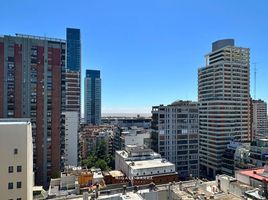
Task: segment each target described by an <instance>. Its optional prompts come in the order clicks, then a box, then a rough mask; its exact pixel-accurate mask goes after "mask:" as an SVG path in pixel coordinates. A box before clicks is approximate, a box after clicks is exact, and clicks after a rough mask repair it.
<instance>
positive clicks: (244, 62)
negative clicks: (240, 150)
mask: <svg viewBox="0 0 268 200" xmlns="http://www.w3.org/2000/svg"><path fill="white" fill-rule="evenodd" d="M249 63H250V50H249V49H248V48H242V47H237V46H235V44H234V40H233V39H225V40H219V41H216V42H214V43H213V44H212V52H210V53H209V54H207V55H206V66H205V67H202V68H200V69H199V70H198V101H199V147H200V149H199V157H200V170H201V171H203V172H204V174H205V176H210V177H215V175H216V174H219V173H221V166H222V155H223V153H224V151H225V149H226V147H227V144H229V142H230V141H242V142H243V141H247V140H249V138H250V134H251V125H250V93H249V89H250V82H249V80H250V64H249Z"/></svg>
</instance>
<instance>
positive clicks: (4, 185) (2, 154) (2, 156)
mask: <svg viewBox="0 0 268 200" xmlns="http://www.w3.org/2000/svg"><path fill="white" fill-rule="evenodd" d="M15 149H17V154H16V153H15V152H14V151H16V150H15ZM0 160H1V162H0V163H1V164H0V172H1V173H0V180H1V184H0V194H1V199H17V198H21V199H27V200H32V198H33V197H32V196H33V144H32V126H31V124H30V122H27V121H19V120H16V121H13V122H1V121H0ZM17 166H21V167H22V168H21V169H22V171H21V172H17ZM9 167H13V172H12V173H9ZM17 182H21V188H17ZM8 183H13V189H8Z"/></svg>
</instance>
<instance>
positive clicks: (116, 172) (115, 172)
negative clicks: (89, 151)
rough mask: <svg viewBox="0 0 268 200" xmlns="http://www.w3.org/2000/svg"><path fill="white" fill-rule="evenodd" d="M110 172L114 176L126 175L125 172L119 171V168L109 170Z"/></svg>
mask: <svg viewBox="0 0 268 200" xmlns="http://www.w3.org/2000/svg"><path fill="white" fill-rule="evenodd" d="M109 174H110V175H111V176H112V177H121V176H125V175H124V174H123V172H121V171H119V170H112V171H109Z"/></svg>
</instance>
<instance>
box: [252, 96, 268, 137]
mask: <svg viewBox="0 0 268 200" xmlns="http://www.w3.org/2000/svg"><path fill="white" fill-rule="evenodd" d="M252 119H253V121H252V133H253V137H254V139H258V138H262V137H264V135H265V134H267V132H268V120H267V103H266V102H265V101H263V100H261V99H259V100H252Z"/></svg>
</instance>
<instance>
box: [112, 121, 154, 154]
mask: <svg viewBox="0 0 268 200" xmlns="http://www.w3.org/2000/svg"><path fill="white" fill-rule="evenodd" d="M113 145H114V149H115V150H122V149H125V146H127V145H137V146H146V147H147V148H150V146H151V129H144V128H139V127H136V126H132V127H130V128H128V127H121V128H119V131H116V132H115V135H114V140H113Z"/></svg>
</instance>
